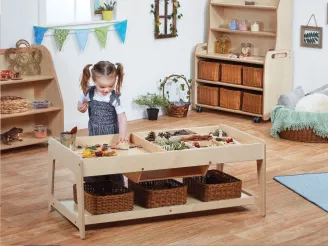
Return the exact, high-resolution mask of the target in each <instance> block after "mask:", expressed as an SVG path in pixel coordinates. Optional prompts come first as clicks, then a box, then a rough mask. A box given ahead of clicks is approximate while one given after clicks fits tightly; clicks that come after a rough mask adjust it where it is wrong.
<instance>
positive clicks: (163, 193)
mask: <svg viewBox="0 0 328 246" xmlns="http://www.w3.org/2000/svg"><path fill="white" fill-rule="evenodd" d="M129 188H131V189H132V190H133V191H134V194H135V201H136V203H138V204H140V205H141V206H143V207H146V208H158V207H166V206H174V205H182V204H186V203H187V186H186V185H184V184H182V183H180V182H178V181H176V180H174V179H168V180H156V181H146V182H141V183H135V182H133V181H132V180H130V179H129Z"/></svg>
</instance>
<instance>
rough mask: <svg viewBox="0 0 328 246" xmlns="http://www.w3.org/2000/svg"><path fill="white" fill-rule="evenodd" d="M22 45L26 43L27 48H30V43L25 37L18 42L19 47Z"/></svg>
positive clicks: (17, 46)
mask: <svg viewBox="0 0 328 246" xmlns="http://www.w3.org/2000/svg"><path fill="white" fill-rule="evenodd" d="M21 45H25V46H26V47H25V48H30V43H29V42H27V41H26V40H25V39H20V40H18V41H17V43H16V48H17V49H18V48H19V47H20V46H21Z"/></svg>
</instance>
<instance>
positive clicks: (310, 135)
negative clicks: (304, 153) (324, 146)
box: [279, 129, 328, 143]
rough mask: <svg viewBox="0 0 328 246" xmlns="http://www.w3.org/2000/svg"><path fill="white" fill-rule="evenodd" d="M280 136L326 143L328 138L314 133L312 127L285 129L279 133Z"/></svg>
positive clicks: (308, 141) (294, 139)
mask: <svg viewBox="0 0 328 246" xmlns="http://www.w3.org/2000/svg"><path fill="white" fill-rule="evenodd" d="M279 136H280V138H282V139H287V140H291V141H297V142H305V143H328V138H322V137H320V136H318V135H316V134H315V133H314V132H313V130H312V129H308V130H300V131H296V130H286V131H282V132H280V134H279Z"/></svg>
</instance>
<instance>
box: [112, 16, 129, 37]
mask: <svg viewBox="0 0 328 246" xmlns="http://www.w3.org/2000/svg"><path fill="white" fill-rule="evenodd" d="M127 24H128V21H127V20H125V21H122V22H119V23H116V24H114V26H115V29H116V31H117V33H118V35H119V36H120V38H121V41H122V43H124V42H125V36H126V27H127Z"/></svg>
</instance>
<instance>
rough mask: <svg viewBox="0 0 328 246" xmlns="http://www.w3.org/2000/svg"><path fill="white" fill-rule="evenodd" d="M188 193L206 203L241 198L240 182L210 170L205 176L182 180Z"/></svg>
mask: <svg viewBox="0 0 328 246" xmlns="http://www.w3.org/2000/svg"><path fill="white" fill-rule="evenodd" d="M183 183H184V184H186V185H188V193H189V194H191V195H193V196H195V197H196V198H197V199H199V200H201V201H203V202H208V201H217V200H224V199H232V198H239V197H241V186H242V182H241V180H239V179H237V178H235V177H233V176H230V175H228V174H226V173H223V172H220V171H218V170H210V171H208V172H207V174H206V176H203V177H202V176H200V177H192V178H184V179H183Z"/></svg>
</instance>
